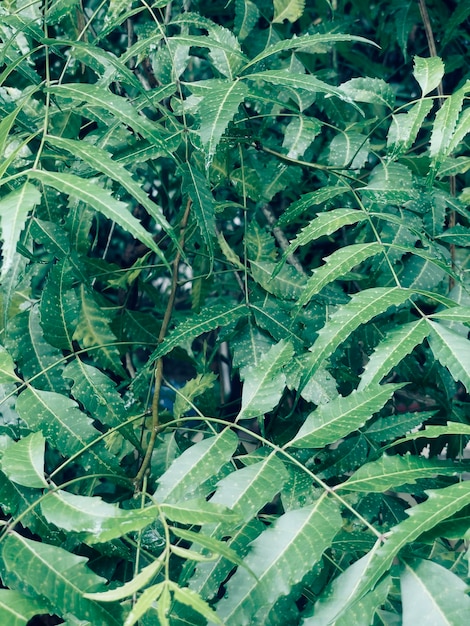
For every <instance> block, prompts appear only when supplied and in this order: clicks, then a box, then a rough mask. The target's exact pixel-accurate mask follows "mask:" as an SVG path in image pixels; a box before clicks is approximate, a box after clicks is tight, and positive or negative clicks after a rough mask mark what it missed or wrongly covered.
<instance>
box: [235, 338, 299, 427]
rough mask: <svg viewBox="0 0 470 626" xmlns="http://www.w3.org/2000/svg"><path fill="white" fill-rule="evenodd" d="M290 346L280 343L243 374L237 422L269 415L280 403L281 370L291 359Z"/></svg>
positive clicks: (282, 383) (283, 381)
mask: <svg viewBox="0 0 470 626" xmlns="http://www.w3.org/2000/svg"><path fill="white" fill-rule="evenodd" d="M293 353H294V348H293V346H292V344H291V343H289V342H286V341H280V342H279V343H277V344H275V345H274V346H273V347H272V348H271V349H270V350H269V352H267V353H266V354H265V355H264V356H263V357H262V358H261V361H260V362H259V363H258V364H257V365H256V366H250V367H248V368H247V369H246V370H245V371H244V372H243V378H244V381H245V382H244V384H243V392H242V406H241V410H240V412H239V414H238V416H237V421H240V420H244V419H250V418H253V417H258V416H260V415H263V413H268V412H269V411H271V409H273V408H274V407H275V406H276V404H277V403H278V402H279V400H280V398H281V395H282V393H283V391H284V387H285V384H286V375H285V374H284V372H283V368H284V367H285V366H286V365H287V363H288V362H289V360H290V359H291V358H292V356H293Z"/></svg>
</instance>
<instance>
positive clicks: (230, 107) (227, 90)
mask: <svg viewBox="0 0 470 626" xmlns="http://www.w3.org/2000/svg"><path fill="white" fill-rule="evenodd" d="M201 82H203V83H204V87H205V88H206V92H205V93H204V95H203V96H202V98H201V100H200V102H199V104H198V110H199V116H200V119H201V122H200V127H199V136H200V138H201V141H202V144H203V146H204V149H205V152H206V167H209V165H210V164H211V162H212V159H213V158H214V155H215V151H216V149H217V146H218V144H219V142H220V140H221V138H222V135H223V134H224V132H225V130H226V128H227V126H228V125H229V123H230V122H231V121H232V119H233V117H234V116H235V114H236V112H237V111H238V107H239V106H240V104H241V103H242V102H243V100H244V99H245V98H246V97H247V96H248V94H249V88H248V86H247V85H245V83H242V82H241V81H239V80H235V81H233V82H232V81H229V80H220V79H212V80H209V81H201ZM188 87H190V89H192V90H194V89H196V88H197V87H198V85H197V83H191V84H189V85H188Z"/></svg>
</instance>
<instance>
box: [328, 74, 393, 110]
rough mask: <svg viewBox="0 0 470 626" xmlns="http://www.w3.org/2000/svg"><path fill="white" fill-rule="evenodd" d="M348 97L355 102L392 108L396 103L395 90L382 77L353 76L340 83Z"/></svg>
mask: <svg viewBox="0 0 470 626" xmlns="http://www.w3.org/2000/svg"><path fill="white" fill-rule="evenodd" d="M340 89H341V91H342V92H343V94H344V95H345V97H346V98H348V99H349V100H352V101H354V102H368V103H370V104H378V105H379V106H385V107H387V108H388V109H392V108H393V106H394V104H395V92H394V90H393V89H392V87H391V86H390V85H388V84H387V83H386V82H385V81H384V80H382V79H381V78H368V77H367V78H351V79H350V80H348V81H347V82H346V83H342V84H341V85H340Z"/></svg>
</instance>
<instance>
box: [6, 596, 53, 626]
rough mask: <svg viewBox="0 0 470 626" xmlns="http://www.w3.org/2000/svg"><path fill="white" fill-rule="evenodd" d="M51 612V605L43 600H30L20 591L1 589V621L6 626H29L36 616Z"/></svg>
mask: <svg viewBox="0 0 470 626" xmlns="http://www.w3.org/2000/svg"><path fill="white" fill-rule="evenodd" d="M51 611H52V609H51V607H50V605H49V603H48V602H46V601H45V600H44V599H42V598H37V599H36V598H28V596H26V595H23V594H22V593H20V592H19V591H12V590H10V589H0V620H1V621H2V622H3V623H4V624H5V626H6V625H7V624H8V626H27V624H29V622H30V619H31V618H32V617H34V616H35V615H43V614H49V613H51Z"/></svg>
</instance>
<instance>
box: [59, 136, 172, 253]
mask: <svg viewBox="0 0 470 626" xmlns="http://www.w3.org/2000/svg"><path fill="white" fill-rule="evenodd" d="M47 142H48V143H49V144H51V145H53V146H55V147H56V148H59V149H62V150H67V151H68V152H70V153H71V154H73V155H74V156H75V157H77V156H78V157H80V158H81V159H83V161H85V163H88V165H90V166H91V167H93V168H95V169H96V170H98V171H99V172H102V173H103V174H105V175H106V176H109V178H111V179H112V180H115V181H116V182H118V183H119V184H120V185H122V187H124V189H125V190H126V191H128V192H129V194H130V195H131V196H132V197H133V198H135V199H136V200H137V202H138V203H139V204H141V205H142V206H143V207H144V208H145V210H146V211H147V213H148V214H149V215H150V216H151V217H153V219H154V220H155V222H156V223H157V224H158V226H160V227H161V228H162V229H163V230H164V231H165V232H166V233H167V234H168V235H169V236H170V237H171V239H172V240H173V242H174V243H177V237H176V235H175V233H174V231H173V229H172V228H171V226H170V224H169V223H168V222H167V220H166V219H165V217H164V215H163V213H162V210H161V208H160V207H159V206H158V205H157V204H155V203H154V202H152V200H150V198H149V197H148V195H147V194H146V193H145V192H144V191H143V189H142V187H141V186H140V185H139V184H138V183H137V182H136V181H135V180H134V179H133V178H132V176H131V174H130V173H129V172H128V171H127V170H126V169H125V167H124V166H123V165H121V164H120V163H119V162H118V161H114V160H113V159H112V158H111V156H110V154H109V152H107V151H106V150H102V149H101V148H99V147H98V146H97V145H91V144H88V143H87V142H85V141H74V140H72V139H63V138H62V137H52V136H51V135H48V137H47ZM157 249H158V252H157V254H158V255H159V257H160V259H162V261H163V262H164V263H165V264H168V262H167V261H166V258H165V255H164V253H163V252H162V251H161V250H160V249H159V248H158V246H156V244H155V248H154V252H156V251H157Z"/></svg>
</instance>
